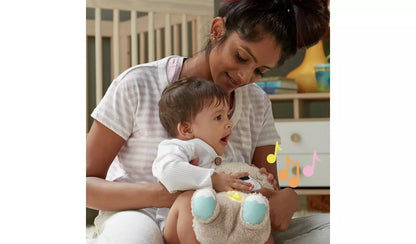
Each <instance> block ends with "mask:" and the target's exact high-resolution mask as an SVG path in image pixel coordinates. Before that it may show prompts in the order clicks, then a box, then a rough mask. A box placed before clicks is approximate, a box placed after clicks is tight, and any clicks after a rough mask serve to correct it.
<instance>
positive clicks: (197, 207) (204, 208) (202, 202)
mask: <svg viewBox="0 0 416 244" xmlns="http://www.w3.org/2000/svg"><path fill="white" fill-rule="evenodd" d="M215 205H216V198H215V192H214V191H213V190H211V189H207V188H204V189H200V190H197V191H196V192H195V193H194V195H193V197H192V213H193V215H194V216H195V217H197V218H199V219H202V220H206V219H208V218H210V217H211V216H212V215H213V214H214V210H215Z"/></svg>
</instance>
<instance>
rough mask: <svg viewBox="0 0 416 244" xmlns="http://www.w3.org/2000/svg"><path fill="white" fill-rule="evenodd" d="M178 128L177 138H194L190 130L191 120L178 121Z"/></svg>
mask: <svg viewBox="0 0 416 244" xmlns="http://www.w3.org/2000/svg"><path fill="white" fill-rule="evenodd" d="M177 130H178V139H182V140H184V139H188V140H189V139H192V138H194V133H193V131H192V124H191V122H179V123H178V126H177Z"/></svg>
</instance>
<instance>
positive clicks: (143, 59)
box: [139, 32, 146, 64]
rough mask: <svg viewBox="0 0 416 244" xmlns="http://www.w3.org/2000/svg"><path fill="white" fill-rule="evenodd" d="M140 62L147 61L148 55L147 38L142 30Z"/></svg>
mask: <svg viewBox="0 0 416 244" xmlns="http://www.w3.org/2000/svg"><path fill="white" fill-rule="evenodd" d="M139 36H140V63H141V64H144V63H145V62H146V60H145V57H146V49H145V47H146V45H145V44H146V43H145V42H146V39H145V36H144V32H140V35H139Z"/></svg>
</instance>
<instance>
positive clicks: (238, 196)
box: [227, 191, 243, 202]
mask: <svg viewBox="0 0 416 244" xmlns="http://www.w3.org/2000/svg"><path fill="white" fill-rule="evenodd" d="M227 195H228V197H229V198H231V199H234V200H235V201H238V202H240V201H241V200H242V199H243V195H242V194H241V193H240V192H239V191H229V192H228V193H227Z"/></svg>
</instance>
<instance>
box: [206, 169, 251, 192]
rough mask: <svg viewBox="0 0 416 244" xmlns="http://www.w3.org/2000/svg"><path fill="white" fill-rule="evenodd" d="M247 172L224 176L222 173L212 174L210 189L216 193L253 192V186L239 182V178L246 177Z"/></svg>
mask: <svg viewBox="0 0 416 244" xmlns="http://www.w3.org/2000/svg"><path fill="white" fill-rule="evenodd" d="M248 175H249V173H248V172H239V173H234V174H226V173H224V172H214V174H212V176H211V181H212V187H213V188H214V189H215V190H216V191H217V192H222V191H231V190H239V191H251V190H253V187H254V186H253V185H252V184H250V183H248V182H244V181H242V180H240V178H241V177H244V176H248Z"/></svg>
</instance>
